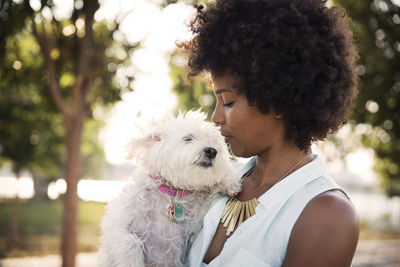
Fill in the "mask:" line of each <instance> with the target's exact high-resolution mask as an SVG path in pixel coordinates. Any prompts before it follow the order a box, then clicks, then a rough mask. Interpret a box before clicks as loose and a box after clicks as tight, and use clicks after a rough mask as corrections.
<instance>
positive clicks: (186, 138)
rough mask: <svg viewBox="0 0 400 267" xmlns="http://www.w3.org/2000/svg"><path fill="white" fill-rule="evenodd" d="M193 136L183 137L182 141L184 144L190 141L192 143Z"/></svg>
mask: <svg viewBox="0 0 400 267" xmlns="http://www.w3.org/2000/svg"><path fill="white" fill-rule="evenodd" d="M193 139H194V136H193V135H192V134H189V135H186V136H185V137H183V141H185V142H186V143H190V142H191V141H193Z"/></svg>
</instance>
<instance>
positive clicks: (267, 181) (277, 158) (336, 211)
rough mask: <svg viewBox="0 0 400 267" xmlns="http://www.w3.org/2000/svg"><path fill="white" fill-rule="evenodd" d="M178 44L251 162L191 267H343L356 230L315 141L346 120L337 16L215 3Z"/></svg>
mask: <svg viewBox="0 0 400 267" xmlns="http://www.w3.org/2000/svg"><path fill="white" fill-rule="evenodd" d="M191 26H192V31H193V33H194V34H195V37H194V39H193V40H191V41H190V42H188V43H186V44H185V47H186V48H187V49H188V50H189V52H190V54H189V66H190V67H191V69H192V75H196V74H198V73H200V72H202V71H208V72H210V73H211V77H212V81H213V87H214V93H215V96H216V99H217V104H216V107H215V110H214V113H213V115H212V120H213V121H214V122H215V123H216V124H218V125H220V126H221V133H222V135H224V136H225V140H226V142H227V143H228V144H229V146H230V149H231V151H232V153H233V154H234V155H236V156H238V157H246V158H248V157H252V158H251V160H250V161H249V162H248V163H247V164H246V165H245V167H244V169H243V176H242V191H241V192H240V193H239V194H238V195H237V196H235V197H234V198H231V199H227V198H221V199H218V200H216V201H215V202H214V203H213V204H212V206H211V208H210V209H209V211H208V213H207V215H206V217H205V219H204V227H203V229H202V231H201V232H200V234H199V235H198V236H197V238H196V240H195V242H194V244H193V246H192V248H191V252H190V264H191V266H296V267H299V266H307V267H310V266H324V267H329V266H335V267H337V266H350V265H351V261H352V257H353V255H354V252H355V248H356V246H357V241H358V233H359V223H358V218H357V215H356V213H355V211H354V207H353V205H352V204H351V202H350V200H349V199H348V198H347V196H346V194H345V193H344V192H343V190H342V189H341V188H340V187H339V186H338V185H337V184H336V183H335V182H334V181H333V180H332V179H331V178H330V177H329V176H328V175H327V173H326V170H325V163H324V161H323V159H322V158H321V156H318V155H314V154H312V152H311V143H312V142H313V141H317V140H323V139H324V138H325V137H326V136H327V135H328V134H330V133H333V132H335V131H336V130H338V129H339V128H340V127H341V126H342V125H343V124H344V123H345V122H346V118H347V116H348V113H349V109H350V107H351V106H352V102H353V100H354V98H355V95H356V84H357V79H356V77H357V76H356V72H355V67H354V62H355V60H356V56H357V53H356V50H355V48H354V46H353V44H352V35H351V32H350V30H349V29H348V26H347V21H346V18H345V16H344V12H343V10H341V9H339V8H337V7H332V8H327V7H326V6H325V2H324V1H322V0H220V1H218V0H217V1H216V3H215V4H214V5H210V6H209V7H208V9H206V10H205V11H204V10H203V8H202V7H199V8H198V14H197V17H196V18H195V20H194V21H193V22H192V24H191Z"/></svg>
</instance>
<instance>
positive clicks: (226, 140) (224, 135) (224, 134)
mask: <svg viewBox="0 0 400 267" xmlns="http://www.w3.org/2000/svg"><path fill="white" fill-rule="evenodd" d="M221 135H222V136H223V137H224V138H225V143H228V142H229V140H230V139H231V138H232V136H230V135H229V134H227V133H223V132H222V133H221Z"/></svg>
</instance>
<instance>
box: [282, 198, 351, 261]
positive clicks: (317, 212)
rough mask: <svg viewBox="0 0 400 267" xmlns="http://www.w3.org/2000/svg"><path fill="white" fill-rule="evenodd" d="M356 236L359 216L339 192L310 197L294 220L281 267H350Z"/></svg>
mask: <svg viewBox="0 0 400 267" xmlns="http://www.w3.org/2000/svg"><path fill="white" fill-rule="evenodd" d="M358 234H359V221H358V216H357V214H356V212H355V210H354V207H353V205H352V203H351V202H350V201H349V199H348V198H347V197H346V196H345V195H344V194H343V193H342V192H340V191H338V190H332V191H328V192H325V193H322V194H320V195H318V196H316V197H315V198H313V199H312V200H311V201H310V203H308V205H307V206H306V208H305V209H304V210H303V212H302V214H301V215H300V217H299V219H298V220H297V222H296V224H295V226H294V228H293V230H292V233H291V236H290V239H289V244H288V248H287V253H286V257H285V260H284V264H283V266H310V267H312V266H326V267H329V266H350V265H351V260H352V258H353V255H354V252H355V249H356V246H357V242H358Z"/></svg>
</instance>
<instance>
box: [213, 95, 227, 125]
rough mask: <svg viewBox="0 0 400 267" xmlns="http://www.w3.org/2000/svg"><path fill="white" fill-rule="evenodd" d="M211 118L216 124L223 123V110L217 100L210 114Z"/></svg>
mask: <svg viewBox="0 0 400 267" xmlns="http://www.w3.org/2000/svg"><path fill="white" fill-rule="evenodd" d="M211 120H212V121H213V122H214V123H215V124H218V125H223V124H224V123H225V114H224V110H223V109H222V107H221V105H220V103H219V101H218V100H217V104H216V105H215V108H214V112H213V114H212V115H211Z"/></svg>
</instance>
